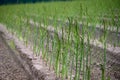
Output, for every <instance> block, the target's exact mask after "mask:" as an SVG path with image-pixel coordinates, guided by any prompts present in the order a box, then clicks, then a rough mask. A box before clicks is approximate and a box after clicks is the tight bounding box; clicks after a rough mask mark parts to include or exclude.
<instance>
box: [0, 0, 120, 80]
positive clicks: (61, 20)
mask: <svg viewBox="0 0 120 80" xmlns="http://www.w3.org/2000/svg"><path fill="white" fill-rule="evenodd" d="M0 23H1V24H4V25H6V28H7V30H8V31H9V32H10V33H12V35H15V36H16V37H17V38H18V39H19V40H20V41H23V42H24V45H25V46H26V47H30V48H31V50H33V53H34V55H35V56H41V58H42V59H43V60H44V61H45V62H46V66H48V67H49V69H53V70H54V71H55V74H56V76H57V77H59V78H60V79H61V80H120V1H119V0H85V1H84V0H80V1H65V2H64V1H63V2H62V1H56V2H41V3H34V4H32V3H29V4H14V5H2V6H0Z"/></svg>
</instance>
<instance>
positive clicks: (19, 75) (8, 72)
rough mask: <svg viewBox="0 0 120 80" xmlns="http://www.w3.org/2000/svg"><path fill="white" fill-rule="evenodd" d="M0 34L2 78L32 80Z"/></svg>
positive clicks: (0, 72) (0, 74)
mask: <svg viewBox="0 0 120 80" xmlns="http://www.w3.org/2000/svg"><path fill="white" fill-rule="evenodd" d="M13 53H14V52H13V51H11V50H10V48H9V46H8V45H7V44H6V42H5V40H4V39H3V38H2V36H1V34H0V80H31V79H30V77H29V75H28V74H27V73H26V72H25V71H24V69H23V68H22V66H21V65H20V63H18V62H16V60H15V59H14V58H13V56H12V54H13Z"/></svg>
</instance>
